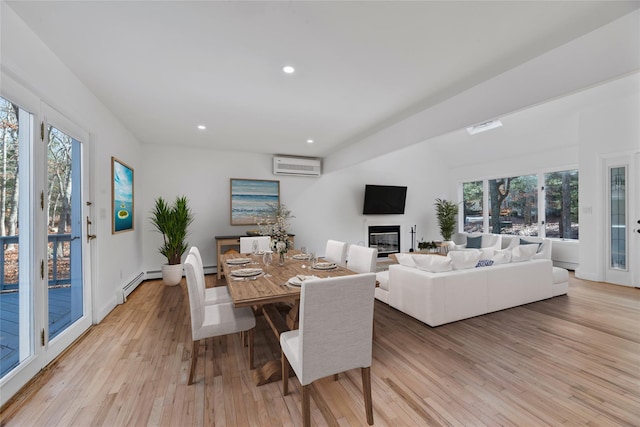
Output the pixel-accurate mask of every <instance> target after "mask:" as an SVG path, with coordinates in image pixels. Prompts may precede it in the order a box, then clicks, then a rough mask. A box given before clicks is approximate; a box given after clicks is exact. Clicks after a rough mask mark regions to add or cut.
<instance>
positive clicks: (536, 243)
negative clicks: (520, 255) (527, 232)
mask: <svg viewBox="0 0 640 427" xmlns="http://www.w3.org/2000/svg"><path fill="white" fill-rule="evenodd" d="M520 244H521V245H537V246H536V252H539V251H540V248H541V247H542V243H541V242H530V241H529V240H525V239H520Z"/></svg>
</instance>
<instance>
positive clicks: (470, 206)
mask: <svg viewBox="0 0 640 427" xmlns="http://www.w3.org/2000/svg"><path fill="white" fill-rule="evenodd" d="M482 196H483V188H482V181H474V182H465V183H464V184H462V197H463V206H464V231H466V232H468V233H473V232H481V231H482V228H483V214H482Z"/></svg>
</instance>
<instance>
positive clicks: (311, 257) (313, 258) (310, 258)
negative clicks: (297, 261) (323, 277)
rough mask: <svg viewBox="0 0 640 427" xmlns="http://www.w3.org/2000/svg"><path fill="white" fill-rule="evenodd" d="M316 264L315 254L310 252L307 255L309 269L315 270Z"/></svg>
mask: <svg viewBox="0 0 640 427" xmlns="http://www.w3.org/2000/svg"><path fill="white" fill-rule="evenodd" d="M316 262H318V257H317V256H316V253H315V252H311V253H310V254H309V264H311V268H315V266H316Z"/></svg>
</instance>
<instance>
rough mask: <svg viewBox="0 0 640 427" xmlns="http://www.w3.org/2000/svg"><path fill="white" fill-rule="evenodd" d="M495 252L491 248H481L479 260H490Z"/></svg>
mask: <svg viewBox="0 0 640 427" xmlns="http://www.w3.org/2000/svg"><path fill="white" fill-rule="evenodd" d="M495 252H496V251H495V249H493V248H482V249H480V259H491V258H493V254H494V253H495Z"/></svg>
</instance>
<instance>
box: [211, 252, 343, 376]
mask: <svg viewBox="0 0 640 427" xmlns="http://www.w3.org/2000/svg"><path fill="white" fill-rule="evenodd" d="M278 258H279V257H278V256H277V254H274V256H273V261H272V262H270V263H269V264H265V263H264V261H263V254H260V253H258V254H242V253H229V254H224V255H222V257H221V261H222V269H223V270H224V277H225V279H226V282H227V285H228V287H229V293H230V294H231V298H232V299H233V304H234V306H236V307H252V308H253V310H254V312H255V313H256V314H262V315H263V316H264V319H265V320H266V322H267V324H268V325H269V327H270V329H271V331H272V332H273V333H274V334H275V336H276V338H277V339H278V340H279V339H280V334H281V333H282V332H286V331H289V330H293V329H297V328H298V315H299V308H300V291H301V286H302V282H303V281H304V280H308V279H309V278H313V277H317V278H328V277H338V276H347V275H350V274H356V273H355V272H353V271H351V270H349V269H347V268H346V267H343V266H339V265H336V264H334V263H330V262H327V261H325V260H323V259H322V258H320V259H318V261H317V263H316V266H315V267H314V266H312V265H311V263H310V260H309V255H307V254H303V253H301V252H300V251H298V250H289V251H288V252H287V254H286V256H285V259H284V262H283V263H282V265H280V263H279V260H278ZM281 375H282V373H281V362H280V359H279V358H278V359H277V360H269V361H267V362H266V363H265V364H264V365H262V366H260V367H258V368H256V369H255V370H254V371H253V379H254V381H255V383H256V385H262V384H267V383H270V382H273V381H278V380H280V379H281V378H282V376H281Z"/></svg>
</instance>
